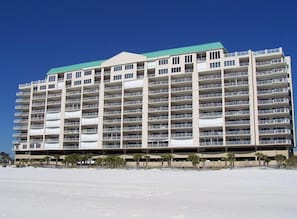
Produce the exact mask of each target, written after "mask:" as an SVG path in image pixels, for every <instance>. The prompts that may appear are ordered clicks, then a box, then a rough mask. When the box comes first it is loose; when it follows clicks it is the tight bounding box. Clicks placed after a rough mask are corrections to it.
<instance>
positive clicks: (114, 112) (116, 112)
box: [104, 110, 122, 116]
mask: <svg viewBox="0 0 297 219" xmlns="http://www.w3.org/2000/svg"><path fill="white" fill-rule="evenodd" d="M121 112H122V111H120V110H116V111H105V112H104V116H110V115H119V116H120V115H121Z"/></svg>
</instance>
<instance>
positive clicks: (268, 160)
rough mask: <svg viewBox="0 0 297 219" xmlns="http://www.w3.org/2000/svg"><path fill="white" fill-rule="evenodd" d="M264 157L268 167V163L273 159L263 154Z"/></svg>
mask: <svg viewBox="0 0 297 219" xmlns="http://www.w3.org/2000/svg"><path fill="white" fill-rule="evenodd" d="M262 159H263V161H264V165H265V166H267V167H268V164H269V162H270V161H271V159H270V158H269V157H268V156H267V155H263V158H262Z"/></svg>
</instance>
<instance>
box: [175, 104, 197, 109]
mask: <svg viewBox="0 0 297 219" xmlns="http://www.w3.org/2000/svg"><path fill="white" fill-rule="evenodd" d="M171 110H192V104H185V105H176V106H171Z"/></svg>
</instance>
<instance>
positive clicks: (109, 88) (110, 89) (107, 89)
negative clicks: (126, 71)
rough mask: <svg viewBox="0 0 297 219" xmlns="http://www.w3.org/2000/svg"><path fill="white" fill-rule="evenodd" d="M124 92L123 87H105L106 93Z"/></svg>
mask: <svg viewBox="0 0 297 219" xmlns="http://www.w3.org/2000/svg"><path fill="white" fill-rule="evenodd" d="M113 90H122V86H113V87H105V91H113Z"/></svg>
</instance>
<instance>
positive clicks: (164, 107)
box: [148, 106, 168, 112]
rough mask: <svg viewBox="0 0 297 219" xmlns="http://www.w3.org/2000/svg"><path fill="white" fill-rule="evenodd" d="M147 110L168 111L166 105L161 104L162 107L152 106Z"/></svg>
mask: <svg viewBox="0 0 297 219" xmlns="http://www.w3.org/2000/svg"><path fill="white" fill-rule="evenodd" d="M148 111H149V112H160V111H168V107H167V106H163V107H154V108H149V110H148Z"/></svg>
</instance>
